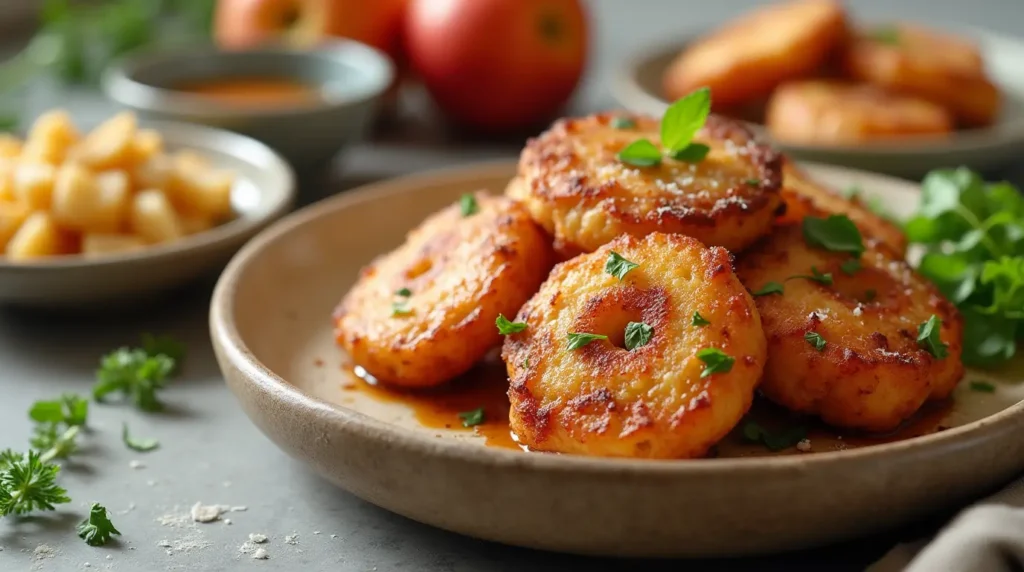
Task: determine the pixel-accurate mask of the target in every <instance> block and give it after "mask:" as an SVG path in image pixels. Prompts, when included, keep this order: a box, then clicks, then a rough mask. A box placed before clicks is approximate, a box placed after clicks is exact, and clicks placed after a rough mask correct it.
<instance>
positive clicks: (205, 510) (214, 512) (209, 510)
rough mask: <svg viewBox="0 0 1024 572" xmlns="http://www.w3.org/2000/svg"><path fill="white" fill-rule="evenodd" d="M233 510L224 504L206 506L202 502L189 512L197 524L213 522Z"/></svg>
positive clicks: (193, 506)
mask: <svg viewBox="0 0 1024 572" xmlns="http://www.w3.org/2000/svg"><path fill="white" fill-rule="evenodd" d="M229 510H231V507H230V506H227V505H223V504H210V505H205V504H203V503H201V502H197V503H196V504H194V505H192V510H191V511H189V512H190V514H191V515H192V520H194V521H196V522H213V521H215V520H218V519H219V518H220V515H222V514H224V513H225V512H228V511H229Z"/></svg>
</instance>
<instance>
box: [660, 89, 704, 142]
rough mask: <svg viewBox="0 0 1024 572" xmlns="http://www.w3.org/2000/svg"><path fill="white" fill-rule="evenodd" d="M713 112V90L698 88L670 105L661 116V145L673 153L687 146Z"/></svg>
mask: <svg viewBox="0 0 1024 572" xmlns="http://www.w3.org/2000/svg"><path fill="white" fill-rule="evenodd" d="M710 112H711V90H710V89H709V88H707V87H702V88H700V89H697V90H695V91H693V92H691V93H689V94H688V95H686V96H684V97H682V98H681V99H679V100H677V101H676V102H675V103H673V104H672V105H670V106H669V107H668V109H667V110H666V111H665V115H663V116H662V118H661V145H662V147H664V148H665V150H666V151H667V152H668V153H669V154H670V155H671V154H674V153H676V152H678V151H681V150H682V149H684V148H686V147H687V146H688V145H689V144H690V142H691V141H692V140H693V136H694V135H696V134H697V132H698V131H700V129H701V127H704V123H705V122H706V121H707V119H708V114H709V113H710Z"/></svg>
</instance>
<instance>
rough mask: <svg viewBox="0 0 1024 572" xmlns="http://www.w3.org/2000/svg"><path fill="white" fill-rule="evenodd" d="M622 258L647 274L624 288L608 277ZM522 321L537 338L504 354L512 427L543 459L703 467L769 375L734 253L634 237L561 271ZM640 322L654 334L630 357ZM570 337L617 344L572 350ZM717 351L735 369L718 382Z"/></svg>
mask: <svg viewBox="0 0 1024 572" xmlns="http://www.w3.org/2000/svg"><path fill="white" fill-rule="evenodd" d="M613 252H614V253H617V254H618V255H620V256H621V257H622V258H624V259H626V260H628V261H629V262H631V263H633V264H636V265H637V266H636V267H634V268H632V269H631V270H629V271H628V272H627V273H626V274H625V275H624V276H623V277H622V279H621V280H620V279H619V278H618V277H617V276H614V275H612V274H610V273H608V272H606V270H605V266H606V263H607V261H608V259H609V257H610V256H611V254H612V253H613ZM697 315H699V317H700V318H699V319H697V318H696V316H697ZM516 320H518V321H521V322H525V323H526V324H527V325H526V328H525V329H524V330H523V331H522V332H520V333H516V334H511V335H509V336H507V337H506V338H505V343H504V345H503V346H502V358H503V359H504V360H505V363H506V365H507V368H508V375H509V380H510V386H509V392H508V395H509V399H510V401H511V404H512V407H511V413H510V421H511V428H512V431H513V432H514V433H515V435H516V436H517V437H518V439H519V442H520V443H521V444H523V445H526V446H528V447H529V448H530V449H532V450H536V451H549V452H560V453H570V454H579V455H592V456H604V457H634V458H684V457H700V456H702V455H704V454H705V453H706V452H707V451H708V449H709V448H710V447H711V446H712V445H714V444H715V443H716V442H717V441H718V440H719V439H721V438H722V437H723V436H725V435H726V434H727V433H728V432H729V431H730V430H731V429H732V428H733V427H734V426H735V425H736V424H737V423H738V422H739V420H740V418H741V417H743V415H744V414H745V413H746V412H747V409H748V408H749V407H750V404H751V401H752V399H753V394H754V389H755V387H756V385H757V382H758V379H759V378H760V377H761V373H762V370H763V366H764V360H765V339H764V332H763V331H762V329H761V322H760V319H759V318H758V314H757V311H756V309H755V307H754V302H753V300H752V299H751V297H750V295H749V294H748V293H747V291H746V290H745V289H744V288H743V286H742V284H740V282H739V280H738V279H737V278H736V276H735V274H734V273H733V271H732V265H731V258H730V254H729V253H728V252H727V251H726V250H725V249H723V248H719V247H713V248H708V247H706V246H704V245H702V244H701V243H700V242H698V241H697V240H695V239H693V238H690V237H686V236H681V235H678V234H663V233H653V234H649V235H647V236H646V237H644V238H636V237H633V236H630V235H623V236H621V237H619V238H617V239H615V240H614V241H612V242H610V243H609V244H606V245H605V246H603V247H601V248H600V249H598V250H597V251H595V252H592V253H589V254H584V255H581V256H578V257H576V258H573V259H572V260H569V261H567V262H562V263H560V264H558V265H557V266H556V267H555V268H554V270H552V271H551V275H550V276H549V277H548V279H547V280H546V281H545V282H544V284H543V285H542V286H541V288H540V291H539V292H537V293H536V294H535V295H534V296H533V297H532V298H531V299H530V300H529V302H527V303H526V304H525V305H524V306H523V308H522V309H521V310H520V311H519V314H518V315H517V317H516ZM631 322H635V323H636V324H644V325H646V326H647V327H649V328H650V330H649V331H648V332H647V334H648V337H647V339H646V344H641V345H634V347H632V349H627V347H630V346H629V345H628V343H629V340H632V341H633V342H634V344H635V342H636V337H635V335H636V327H635V326H634V327H633V328H634V331H633V336H631V334H630V332H629V331H627V330H629V329H630V328H631V327H630V326H629V324H630V323H631ZM570 333H572V334H580V333H589V334H596V335H603V336H607V339H598V340H594V341H591V342H590V343H588V344H586V345H584V346H582V347H578V348H576V349H571V346H570V345H569V334H570ZM642 341H644V340H643V339H641V342H642ZM707 348H713V349H717V350H720V351H721V352H723V356H724V359H725V361H728V362H729V363H728V365H726V364H724V363H719V364H718V366H717V367H716V368H711V369H712V371H708V369H709V364H708V363H707V362H705V361H703V360H702V359H701V358H700V357H699V356H698V354H699V352H701V350H705V349H707ZM713 349H712V350H709V351H711V352H712V353H713V352H714V350H713ZM707 359H709V360H712V362H713V363H717V362H714V360H713V358H707ZM705 372H707V373H705Z"/></svg>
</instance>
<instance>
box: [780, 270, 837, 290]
mask: <svg viewBox="0 0 1024 572" xmlns="http://www.w3.org/2000/svg"><path fill="white" fill-rule="evenodd" d="M794 278H806V279H808V280H812V281H814V282H819V283H821V284H824V285H826V286H831V285H832V273H831V272H826V273H824V274H822V273H821V272H820V271H819V270H818V268H817V267H815V266H811V274H810V275H807V274H795V275H793V276H790V277H789V278H787V279H786V280H792V279H794Z"/></svg>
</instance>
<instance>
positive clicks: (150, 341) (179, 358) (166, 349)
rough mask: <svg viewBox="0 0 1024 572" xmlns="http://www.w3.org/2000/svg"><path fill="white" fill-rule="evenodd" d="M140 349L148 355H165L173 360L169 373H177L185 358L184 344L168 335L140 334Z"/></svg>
mask: <svg viewBox="0 0 1024 572" xmlns="http://www.w3.org/2000/svg"><path fill="white" fill-rule="evenodd" d="M142 349H143V351H145V352H146V353H147V354H148V355H150V356H157V355H165V356H167V357H169V358H171V360H173V361H174V367H173V368H172V369H171V374H174V373H177V372H178V371H179V370H180V369H181V365H182V363H183V362H184V360H185V344H183V343H181V342H179V341H178V340H175V339H174V338H172V337H170V336H154V335H153V334H142Z"/></svg>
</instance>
